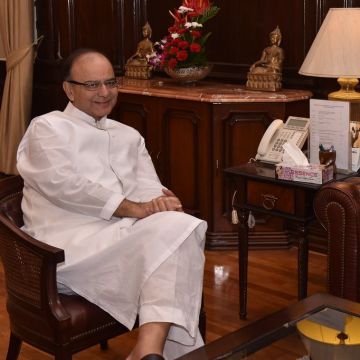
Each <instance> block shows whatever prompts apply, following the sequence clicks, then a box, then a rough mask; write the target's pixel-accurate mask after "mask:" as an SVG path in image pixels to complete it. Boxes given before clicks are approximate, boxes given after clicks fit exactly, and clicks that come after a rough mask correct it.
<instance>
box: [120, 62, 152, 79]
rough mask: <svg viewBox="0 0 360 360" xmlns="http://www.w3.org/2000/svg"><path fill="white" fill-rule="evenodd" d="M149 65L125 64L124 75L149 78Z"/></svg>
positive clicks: (150, 72) (150, 69) (150, 67)
mask: <svg viewBox="0 0 360 360" xmlns="http://www.w3.org/2000/svg"><path fill="white" fill-rule="evenodd" d="M152 69H153V67H152V66H151V65H125V77H128V78H134V79H150V78H151V76H152Z"/></svg>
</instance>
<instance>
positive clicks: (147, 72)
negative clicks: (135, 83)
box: [125, 22, 154, 79]
mask: <svg viewBox="0 0 360 360" xmlns="http://www.w3.org/2000/svg"><path fill="white" fill-rule="evenodd" d="M142 34H143V40H141V41H140V42H139V43H138V45H137V49H136V52H135V54H134V55H132V56H131V57H130V58H129V59H128V60H127V62H126V65H125V76H127V77H132V78H137V79H149V78H150V77H151V71H152V69H153V67H152V65H150V64H149V62H148V57H149V56H150V55H151V54H152V53H153V52H154V45H153V43H152V41H151V40H150V38H151V35H152V30H151V27H150V25H149V23H148V22H146V24H145V25H144V26H143V27H142Z"/></svg>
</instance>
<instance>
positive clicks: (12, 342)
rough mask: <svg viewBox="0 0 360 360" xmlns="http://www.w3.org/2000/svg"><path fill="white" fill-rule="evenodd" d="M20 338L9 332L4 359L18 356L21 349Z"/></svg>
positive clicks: (9, 359) (12, 359)
mask: <svg viewBox="0 0 360 360" xmlns="http://www.w3.org/2000/svg"><path fill="white" fill-rule="evenodd" d="M21 343H22V341H21V339H20V338H18V337H17V336H16V335H15V334H13V333H11V334H10V339H9V348H8V352H7V355H6V360H16V359H17V358H18V357H19V354H20V349H21Z"/></svg>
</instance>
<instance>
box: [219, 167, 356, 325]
mask: <svg viewBox="0 0 360 360" xmlns="http://www.w3.org/2000/svg"><path fill="white" fill-rule="evenodd" d="M224 172H225V174H226V175H227V176H229V177H230V179H231V181H233V183H234V185H235V189H236V190H237V199H236V202H235V203H234V206H235V208H236V209H237V211H238V215H239V232H238V249H239V294H240V318H242V319H245V318H246V308H247V275H248V274H247V273H248V242H249V237H248V231H249V227H248V218H249V213H250V211H253V212H254V213H263V214H269V215H272V216H279V217H282V218H284V219H286V220H292V221H293V222H294V223H295V224H296V229H295V230H296V232H297V233H298V235H299V236H298V239H299V240H298V299H299V300H300V299H303V298H305V297H306V295H307V278H308V238H307V235H308V229H307V225H308V224H309V222H310V221H312V220H313V219H314V218H315V215H314V211H313V199H314V195H315V193H316V191H317V190H318V189H320V187H321V186H322V185H318V184H310V183H303V182H297V181H286V180H279V179H276V178H275V168H274V166H272V165H267V164H263V163H260V162H255V163H247V164H244V165H240V166H235V167H231V168H227V169H225V170H224ZM353 175H354V174H346V175H345V174H336V177H335V179H334V181H337V180H341V179H343V178H345V177H349V176H353Z"/></svg>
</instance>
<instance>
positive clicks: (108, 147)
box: [17, 103, 206, 337]
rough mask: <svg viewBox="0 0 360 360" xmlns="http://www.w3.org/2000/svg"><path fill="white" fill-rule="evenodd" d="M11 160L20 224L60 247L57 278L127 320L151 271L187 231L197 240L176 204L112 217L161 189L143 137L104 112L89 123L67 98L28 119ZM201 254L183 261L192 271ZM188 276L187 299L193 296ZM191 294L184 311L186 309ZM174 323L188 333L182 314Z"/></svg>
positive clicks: (197, 224) (191, 221)
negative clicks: (20, 182) (18, 185)
mask: <svg viewBox="0 0 360 360" xmlns="http://www.w3.org/2000/svg"><path fill="white" fill-rule="evenodd" d="M17 166H18V170H19V173H20V174H21V176H22V177H23V178H24V198H23V202H22V208H23V212H24V222H25V226H24V230H25V231H26V232H28V233H29V234H30V235H32V236H34V237H35V238H37V239H39V240H41V241H44V242H46V243H49V244H51V245H53V246H56V247H59V248H62V249H64V250H65V263H64V264H61V265H60V266H59V268H58V281H59V282H62V283H63V284H65V285H67V286H69V287H70V288H71V289H73V290H74V291H75V292H78V293H79V294H81V295H83V296H85V297H86V298H88V299H89V300H90V301H92V302H94V303H96V304H98V305H99V306H100V307H102V308H103V309H105V310H106V311H108V312H109V313H111V314H112V315H113V316H114V317H115V318H116V319H118V320H119V321H120V322H121V323H123V324H124V325H126V326H127V327H128V328H132V327H133V325H134V321H135V319H136V316H137V313H138V301H139V295H140V291H141V288H142V286H143V284H144V283H145V282H146V280H147V279H148V278H149V276H150V275H151V274H152V272H153V271H154V270H155V269H157V268H158V267H159V266H160V265H161V264H162V263H163V262H164V261H165V260H166V259H167V258H168V257H169V256H171V254H173V253H174V251H176V250H177V249H178V248H179V247H180V246H181V244H182V243H183V242H184V241H185V239H187V238H188V237H189V235H190V234H192V233H194V232H195V235H196V236H195V238H197V239H198V240H197V241H198V242H199V247H200V248H202V247H203V241H204V233H205V230H206V223H205V222H203V221H201V220H199V219H197V218H195V217H192V216H189V215H187V214H184V213H181V212H175V211H168V212H162V213H156V214H154V215H151V216H149V217H147V218H144V219H141V220H137V219H134V218H115V217H112V214H113V213H114V211H115V210H116V208H117V207H118V205H119V204H120V203H121V201H122V200H123V199H125V198H126V199H128V200H132V201H136V202H138V201H141V202H144V201H149V200H151V199H153V198H155V197H158V196H160V195H163V193H162V189H163V186H162V185H161V183H160V182H159V179H158V177H157V175H156V172H155V170H154V167H153V165H152V161H151V158H150V156H149V155H148V152H147V150H146V148H145V144H144V139H143V138H142V137H141V136H140V134H139V133H138V132H137V131H136V130H134V129H133V128H131V127H128V126H126V125H124V124H121V123H119V122H116V121H113V120H110V119H107V118H106V117H105V118H103V119H101V120H100V121H98V122H95V120H94V119H93V118H92V117H90V116H89V115H87V114H85V113H83V112H81V111H80V110H78V109H76V108H75V107H74V106H73V105H72V104H70V103H69V105H68V106H67V108H66V109H65V111H64V112H59V111H54V112H51V113H49V114H46V115H43V116H40V117H38V118H35V119H34V120H33V121H32V122H31V124H30V126H29V128H28V130H27V132H26V134H25V136H24V138H23V140H22V142H21V144H20V146H19V150H18V165H17ZM201 260H202V261H200V263H198V264H196V263H194V264H192V266H193V270H194V273H199V272H201V269H202V266H203V259H201ZM198 282H199V288H198V289H196V291H195V292H194V294H189V298H190V299H191V298H192V297H197V298H199V291H200V294H201V285H202V279H201V278H199V279H198ZM164 291H166V289H164ZM195 302H196V304H195V305H194V309H190V312H191V311H192V310H194V311H195V313H196V311H197V308H198V301H195ZM189 306H190V307H191V306H192V304H189ZM180 325H181V326H183V327H185V328H186V329H187V330H188V332H189V334H190V335H191V336H192V337H194V335H195V333H196V329H195V328H194V324H193V323H191V321H190V320H186V319H185V320H184V323H182V324H180ZM195 327H196V321H195Z"/></svg>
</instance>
